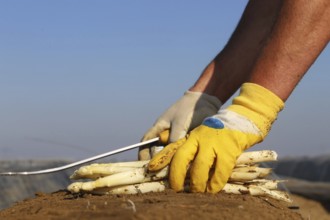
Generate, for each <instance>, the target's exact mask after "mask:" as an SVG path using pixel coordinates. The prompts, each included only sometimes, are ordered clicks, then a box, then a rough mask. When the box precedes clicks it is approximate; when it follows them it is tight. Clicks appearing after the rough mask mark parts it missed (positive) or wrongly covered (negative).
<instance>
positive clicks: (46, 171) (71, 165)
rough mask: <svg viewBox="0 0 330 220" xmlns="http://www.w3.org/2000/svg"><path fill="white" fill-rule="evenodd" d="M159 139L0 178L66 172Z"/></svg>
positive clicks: (3, 173)
mask: <svg viewBox="0 0 330 220" xmlns="http://www.w3.org/2000/svg"><path fill="white" fill-rule="evenodd" d="M159 139H160V138H159V137H156V138H153V139H150V140H147V141H143V142H140V143H136V144H133V145H129V146H126V147H122V148H119V149H116V150H112V151H109V152H106V153H103V154H99V155H96V156H93V157H89V158H86V159H84V160H80V161H77V162H74V163H70V164H67V165H64V166H60V167H55V168H50V169H44V170H37V171H22V172H0V176H28V175H37V174H46V173H54V172H57V171H61V170H66V169H69V168H71V167H75V166H78V165H81V164H85V163H88V162H91V161H94V160H98V159H101V158H104V157H108V156H111V155H114V154H118V153H121V152H124V151H128V150H131V149H134V148H137V147H140V146H143V145H147V144H151V143H154V142H157V141H159Z"/></svg>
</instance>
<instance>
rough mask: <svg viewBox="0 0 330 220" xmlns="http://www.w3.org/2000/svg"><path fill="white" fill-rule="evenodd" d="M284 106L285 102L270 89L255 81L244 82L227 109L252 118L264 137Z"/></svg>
mask: <svg viewBox="0 0 330 220" xmlns="http://www.w3.org/2000/svg"><path fill="white" fill-rule="evenodd" d="M283 108H284V102H283V101H282V100H281V99H280V98H279V97H278V96H277V95H275V94H274V93H273V92H271V91H270V90H268V89H266V88H264V87H262V86H260V85H257V84H254V83H244V84H243V85H242V87H241V91H240V94H239V96H237V97H236V98H234V100H233V103H232V105H230V106H229V107H228V108H227V109H228V110H231V111H233V112H236V113H238V114H241V115H243V116H245V117H246V118H248V119H249V120H251V121H252V122H253V123H254V124H255V125H256V126H257V127H258V128H259V129H260V131H261V133H262V138H264V137H265V136H266V135H267V134H268V133H269V130H270V129H271V126H272V124H273V122H274V121H275V120H276V118H277V115H278V113H279V112H280V111H281V110H282V109H283Z"/></svg>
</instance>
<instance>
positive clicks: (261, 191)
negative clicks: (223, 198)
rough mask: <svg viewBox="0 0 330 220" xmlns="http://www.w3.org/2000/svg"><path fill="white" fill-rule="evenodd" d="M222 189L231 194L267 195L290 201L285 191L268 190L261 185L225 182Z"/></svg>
mask: <svg viewBox="0 0 330 220" xmlns="http://www.w3.org/2000/svg"><path fill="white" fill-rule="evenodd" d="M222 190H223V191H224V192H226V193H231V194H250V195H252V196H269V197H271V198H273V199H276V200H281V201H285V202H289V203H290V202H292V201H291V199H290V198H289V196H288V195H287V194H286V193H284V192H281V191H278V190H269V189H266V188H264V187H262V186H256V185H249V186H244V185H237V184H231V183H227V184H226V185H225V186H224V188H223V189H222Z"/></svg>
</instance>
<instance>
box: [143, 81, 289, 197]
mask: <svg viewBox="0 0 330 220" xmlns="http://www.w3.org/2000/svg"><path fill="white" fill-rule="evenodd" d="M283 107H284V103H283V101H282V100H281V99H280V98H279V97H277V96H276V95H275V94H273V93H272V92H271V91H269V90H267V89H266V88H264V87H261V86H259V85H257V84H253V83H245V84H243V85H242V87H241V92H240V95H239V96H238V97H236V98H235V99H234V100H233V103H232V105H230V106H229V107H228V108H227V109H225V110H221V111H219V113H218V114H216V115H214V116H212V117H208V118H206V119H205V120H204V121H203V123H202V125H200V126H199V127H197V128H196V129H194V130H193V131H191V132H190V135H189V136H187V137H186V138H183V139H180V140H179V141H177V142H175V143H172V144H169V145H168V146H166V147H165V149H164V150H162V151H161V152H160V153H159V154H157V155H156V156H155V157H154V158H153V159H152V160H151V161H150V163H149V170H151V171H155V170H158V169H161V168H162V167H165V166H167V165H168V164H169V163H170V162H171V166H170V175H169V180H170V185H171V188H173V189H174V190H175V191H182V190H183V186H184V180H185V178H186V173H187V168H188V167H189V164H191V166H190V189H191V191H192V192H205V191H207V192H211V193H216V192H219V191H220V190H221V189H222V188H223V187H224V185H225V184H226V183H227V181H228V179H229V177H230V175H231V173H232V170H233V168H234V166H235V163H236V159H237V158H238V157H239V155H240V154H241V153H242V152H243V151H244V150H246V149H247V148H249V147H251V146H253V145H254V144H256V143H258V142H261V141H262V140H263V139H264V138H265V136H266V135H267V134H268V132H269V130H270V128H271V125H272V123H273V122H274V120H275V119H276V117H277V114H278V112H279V111H281V110H282V109H283ZM173 155H174V156H173ZM172 157H173V158H172Z"/></svg>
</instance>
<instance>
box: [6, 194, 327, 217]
mask: <svg viewBox="0 0 330 220" xmlns="http://www.w3.org/2000/svg"><path fill="white" fill-rule="evenodd" d="M297 198H298V199H303V198H299V197H297ZM297 208H298V207H297V206H296V204H294V205H292V204H287V203H285V202H280V201H276V200H273V199H270V198H265V197H254V196H250V195H229V194H224V193H219V194H215V195H213V194H192V193H175V192H173V191H171V190H167V191H165V192H163V193H149V194H140V195H103V196H95V195H90V194H85V195H79V196H77V195H72V194H70V193H68V192H67V191H58V192H55V193H51V194H45V193H36V197H35V198H31V199H27V200H24V201H21V202H18V203H16V204H15V205H13V206H12V207H10V208H7V209H4V210H2V211H0V219H7V220H11V219H15V220H17V219H33V220H39V219H43V220H44V219H54V220H55V219H79V220H84V219H190V220H193V219H198V220H200V219H233V220H236V219H239V220H241V219H269V220H272V219H290V220H292V219H293V220H294V219H303V217H302V215H301V214H300V213H299V212H298V211H297V210H296V209H297ZM317 212H319V211H317ZM325 213H326V211H325ZM307 215H309V217H310V216H311V211H307ZM307 217H308V216H307ZM318 219H320V218H318Z"/></svg>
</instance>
